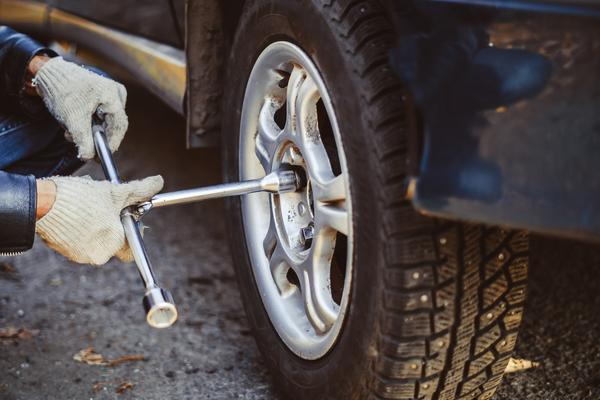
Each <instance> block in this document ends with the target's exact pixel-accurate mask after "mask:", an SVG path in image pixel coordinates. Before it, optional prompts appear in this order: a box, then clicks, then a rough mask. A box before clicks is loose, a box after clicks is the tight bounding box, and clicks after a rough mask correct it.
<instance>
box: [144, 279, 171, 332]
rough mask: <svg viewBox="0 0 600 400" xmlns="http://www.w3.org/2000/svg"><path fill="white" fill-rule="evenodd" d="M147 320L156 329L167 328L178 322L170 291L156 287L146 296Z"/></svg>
mask: <svg viewBox="0 0 600 400" xmlns="http://www.w3.org/2000/svg"><path fill="white" fill-rule="evenodd" d="M143 304H144V309H145V310H146V320H147V321H148V323H149V324H150V326H152V327H154V328H167V327H169V326H171V325H173V323H174V322H175V321H177V316H178V313H177V308H176V307H175V302H174V301H173V296H171V293H169V291H167V290H165V289H163V288H161V287H154V288H152V289H150V290H148V291H147V292H146V294H145V295H144V300H143Z"/></svg>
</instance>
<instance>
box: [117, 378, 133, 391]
mask: <svg viewBox="0 0 600 400" xmlns="http://www.w3.org/2000/svg"><path fill="white" fill-rule="evenodd" d="M127 390H133V382H131V381H125V382H121V383H119V387H118V388H117V393H125V391H127Z"/></svg>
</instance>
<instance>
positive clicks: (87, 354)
mask: <svg viewBox="0 0 600 400" xmlns="http://www.w3.org/2000/svg"><path fill="white" fill-rule="evenodd" d="M144 357H145V355H143V354H142V355H141V356H130V357H122V358H117V359H116V360H106V361H104V358H103V357H102V356H101V355H100V354H98V353H96V352H94V348H93V347H88V348H87V349H84V350H81V351H79V352H78V353H77V354H75V355H74V356H73V359H74V360H76V361H81V362H84V363H87V364H91V365H113V364H116V363H120V362H123V361H133V360H141V359H142V358H144Z"/></svg>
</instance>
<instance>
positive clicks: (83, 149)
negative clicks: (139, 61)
mask: <svg viewBox="0 0 600 400" xmlns="http://www.w3.org/2000/svg"><path fill="white" fill-rule="evenodd" d="M32 84H33V85H35V87H36V90H37V92H38V94H39V95H40V96H41V97H42V98H43V99H44V103H46V107H48V110H50V113H52V115H53V116H54V118H56V119H57V120H58V121H59V122H60V123H61V124H62V125H63V126H64V127H65V128H66V130H67V132H65V136H66V137H67V139H69V140H71V141H73V142H75V144H76V145H77V147H78V148H79V158H80V159H82V160H84V161H89V160H91V159H92V158H94V155H95V153H96V152H95V149H94V140H93V137H92V114H94V112H96V109H97V108H98V107H100V108H101V109H102V111H104V113H105V116H106V127H105V132H106V137H107V139H108V146H109V147H110V150H111V151H112V152H115V151H116V150H117V149H118V148H119V145H120V144H121V141H122V140H123V136H125V132H126V131H127V126H128V121H127V115H126V114H125V102H126V100H127V90H125V86H123V85H121V84H120V83H117V82H115V81H113V80H112V79H108V78H105V77H103V76H100V75H98V74H96V73H94V72H92V71H89V70H87V69H85V68H83V67H80V66H79V65H77V64H75V63H72V62H68V61H65V60H63V58H62V57H55V58H52V59H51V60H49V61H47V62H46V63H45V64H44V65H43V66H42V67H41V68H40V69H39V71H38V72H37V74H36V75H35V77H34V78H33V81H32Z"/></svg>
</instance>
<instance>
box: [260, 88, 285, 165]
mask: <svg viewBox="0 0 600 400" xmlns="http://www.w3.org/2000/svg"><path fill="white" fill-rule="evenodd" d="M280 107H281V104H280V103H279V102H278V101H277V100H275V99H274V98H271V97H267V98H266V99H265V102H264V104H263V106H262V108H261V110H260V115H259V117H258V135H257V137H256V156H257V157H258V159H259V160H260V163H261V164H262V166H263V168H264V170H265V172H268V171H270V170H271V162H272V161H273V154H274V153H275V149H276V147H277V143H278V137H279V135H280V134H281V129H279V126H277V123H276V122H275V112H276V111H277V110H278V109H279V108H280Z"/></svg>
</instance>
